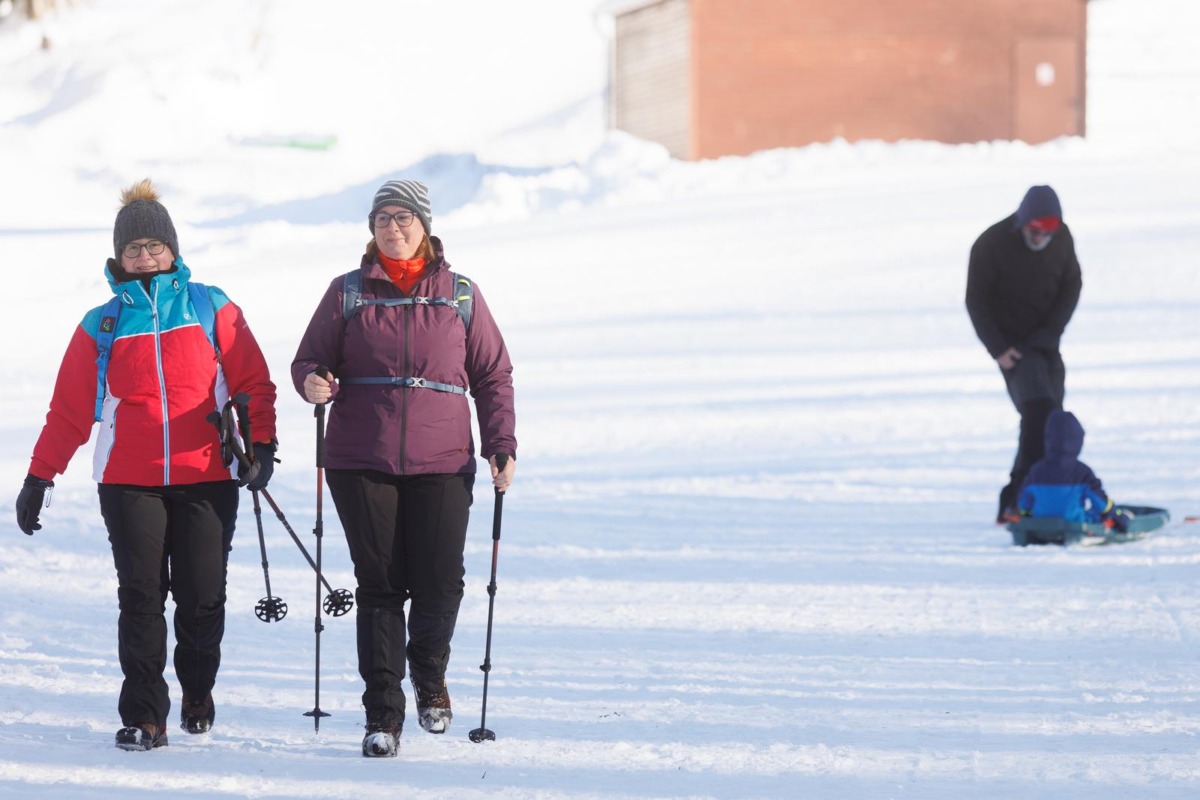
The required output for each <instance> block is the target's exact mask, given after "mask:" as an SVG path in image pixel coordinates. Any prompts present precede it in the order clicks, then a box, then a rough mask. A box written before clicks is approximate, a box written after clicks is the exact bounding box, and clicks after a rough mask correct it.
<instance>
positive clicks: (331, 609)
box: [260, 489, 354, 617]
mask: <svg viewBox="0 0 1200 800" xmlns="http://www.w3.org/2000/svg"><path fill="white" fill-rule="evenodd" d="M260 493H261V494H262V496H263V497H265V498H266V499H267V504H268V505H270V506H271V510H272V511H274V512H275V516H276V517H277V518H278V519H279V521H280V522H281V523H283V529H284V530H286V531H287V532H288V535H289V536H291V537H292V541H293V542H295V543H296V546H297V547H299V548H300V554H301V555H303V556H304V558H305V560H307V561H308V565H309V566H310V567H312V568H313V570H314V571H316V573H317V577H318V578H319V579H320V581H321V583H322V584H323V585H324V586H325V589H326V590H327V591H328V592H329V594H328V595H326V597H325V602H324V603H323V604H322V606H321V607H322V608H324V609H325V613H326V614H328V615H329V616H331V617H340V616H342V615H343V614H345V613H346V612H348V611H349V610H350V609H352V608H354V595H353V594H351V593H350V591H349V590H348V589H334V588H333V587H332V586H330V585H329V581H328V580H326V579H325V576H324V575H322V574H321V571H320V570H319V569H317V562H315V561H313V557H312V556H310V555H309V554H308V550H307V549H305V547H304V543H303V542H301V541H300V537H299V536H297V535H296V531H294V530H293V529H292V526H291V525H290V524H289V523H288V521H287V517H285V516H284V515H283V510H282V509H280V508H279V504H278V503H276V502H275V498H273V497H271V493H270V492H268V491H267V490H266V489H262V490H261V491H260Z"/></svg>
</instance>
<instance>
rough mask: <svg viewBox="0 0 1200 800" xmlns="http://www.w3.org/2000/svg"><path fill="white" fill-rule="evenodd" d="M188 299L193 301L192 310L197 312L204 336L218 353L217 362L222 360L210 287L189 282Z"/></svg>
mask: <svg viewBox="0 0 1200 800" xmlns="http://www.w3.org/2000/svg"><path fill="white" fill-rule="evenodd" d="M188 297H190V298H191V300H192V309H193V310H195V312H196V319H197V320H199V321H200V327H201V328H203V329H204V335H205V336H207V337H208V343H209V344H211V345H212V349H213V350H214V351H216V353H217V360H218V361H220V360H221V348H220V347H219V346H218V345H217V315H216V312H215V311H214V310H213V302H212V297H211V296H210V295H209V293H208V287H207V286H205V285H204V284H203V283H192V282H191V281H189V282H188Z"/></svg>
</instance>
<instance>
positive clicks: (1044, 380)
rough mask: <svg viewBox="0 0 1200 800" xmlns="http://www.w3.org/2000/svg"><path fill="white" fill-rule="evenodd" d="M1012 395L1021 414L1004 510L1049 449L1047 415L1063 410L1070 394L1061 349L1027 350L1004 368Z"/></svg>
mask: <svg viewBox="0 0 1200 800" xmlns="http://www.w3.org/2000/svg"><path fill="white" fill-rule="evenodd" d="M1001 374H1003V375H1004V384H1005V386H1006V388H1007V389H1008V396H1009V398H1011V399H1012V402H1013V405H1014V406H1015V407H1016V409H1017V413H1018V414H1020V415H1021V430H1020V434H1019V436H1018V439H1017V455H1016V457H1015V458H1014V459H1013V465H1012V471H1011V472H1010V473H1009V483H1008V485H1007V486H1005V487H1004V489H1003V490H1001V492H1000V508H1001V511H1003V510H1004V509H1005V508H1007V507H1008V506H1010V505H1012V504H1013V503H1015V502H1016V501H1017V495H1018V493H1019V492H1020V491H1021V484H1022V483H1024V482H1025V476H1026V475H1027V474H1028V473H1029V468H1030V467H1032V466H1033V465H1034V464H1036V463H1037V462H1038V461H1039V460H1040V459H1041V458H1042V456H1043V455H1045V453H1046V419H1047V418H1048V417H1049V416H1050V412H1051V411H1057V410H1061V409H1062V407H1063V398H1064V396H1065V394H1066V379H1067V370H1066V367H1065V366H1064V365H1063V360H1062V355H1061V354H1060V353H1059V352H1058V351H1057V350H1026V351H1023V356H1022V358H1021V360H1020V361H1018V362H1017V365H1016V366H1015V367H1013V368H1012V369H1009V370H1001Z"/></svg>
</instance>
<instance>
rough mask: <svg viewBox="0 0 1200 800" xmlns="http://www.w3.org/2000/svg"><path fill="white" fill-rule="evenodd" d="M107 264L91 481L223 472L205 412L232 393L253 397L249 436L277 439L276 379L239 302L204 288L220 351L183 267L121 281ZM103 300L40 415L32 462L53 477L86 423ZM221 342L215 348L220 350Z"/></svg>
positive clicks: (213, 476)
mask: <svg viewBox="0 0 1200 800" xmlns="http://www.w3.org/2000/svg"><path fill="white" fill-rule="evenodd" d="M114 266H115V265H114V263H113V262H111V261H110V262H109V265H108V267H107V268H106V269H105V275H106V276H107V277H108V282H109V285H110V286H111V287H112V290H113V293H114V294H115V295H116V296H117V297H118V298H120V300H121V303H122V308H121V313H120V315H119V317H118V318H117V324H116V331H115V336H114V338H113V342H112V350H111V354H110V359H109V365H108V374H107V380H106V381H105V386H104V397H103V407H102V409H103V410H102V413H101V420H100V432H99V435H98V436H97V440H96V452H95V456H94V459H93V477H94V478H95V480H96V481H97V482H98V483H121V484H131V485H134V486H169V485H176V484H191V483H202V482H205V481H219V480H229V479H230V478H231V477H235V476H236V471H235V469H236V467H233V468H231V467H227V466H225V464H224V462H223V461H222V459H221V447H220V441H219V439H218V436H217V429H216V427H215V426H214V425H213V424H212V423H211V422H209V420H208V415H209V414H211V413H212V412H213V411H218V410H220V408H221V406H222V405H223V404H224V403H225V401H226V400H227V399H228V398H229V397H230V396H232V395H234V394H237V393H238V392H245V393H246V394H248V395H250V420H251V433H252V435H253V438H254V440H255V441H259V442H267V441H272V440H274V439H275V384H274V383H272V382H271V378H270V374H269V372H268V369H267V362H266V359H264V358H263V354H262V351H261V350H260V349H259V347H258V343H257V342H256V341H255V340H254V336H253V334H251V332H250V329H249V328H248V327H247V326H246V320H245V318H244V317H243V316H242V311H241V309H239V308H238V307H237V306H236V305H235V304H234V303H232V302H231V301H230V300H229V298H228V297H227V296H226V295H225V293H224V292H222V291H221V290H220V289H218V288H216V287H213V286H209V287H207V289H208V293H209V297H210V298H211V299H212V305H213V311H214V313H215V324H214V327H215V330H214V331H213V332H212V333H214V334H215V336H216V344H217V349H214V347H213V345H212V344H210V342H209V339H208V336H209V332H206V331H205V330H204V329H203V327H202V325H201V324H200V322H199V320H198V319H197V314H196V310H195V308H194V307H193V305H192V302H191V298H190V297H189V296H188V290H187V284H188V281H189V279H190V278H191V271H190V270H189V269H188V268H187V266H186V265H185V264H184V263H183V261H182V259H178V258H177V259H176V260H175V263H174V268H173V269H172V270H171V271H169V272H161V273H158V274H157V275H155V276H154V277H153V278H152V279H150V280H149V281H148V282H147V283H146V284H143V282H142V280H141V279H134V280H127V281H123V282H121V281H119V280H118V279H117V278H116V277H114V273H113V267H114ZM103 309H104V306H98V307H96V308H94V309H92V310H91V311H89V312H88V313H87V315H85V316H84V318H83V321H82V322H80V324H79V327H78V328H76V329H75V335H74V336H73V337H72V338H71V343H70V344H69V345H68V346H67V352H66V355H65V356H63V360H62V365H61V366H60V367H59V371H58V379H57V381H56V383H55V385H54V395H53V397H52V398H51V400H50V411H49V413H48V414H47V415H46V425H45V427H44V428H42V434H41V436H40V437H39V438H38V441H37V445H36V446H35V447H34V449H33V459H32V461H31V463H30V465H29V471H30V473H32V474H33V475H36V476H37V477H39V478H45V479H47V480H50V479H52V478H54V476H56V475H59V474H61V473H63V472H65V471H66V469H67V464H68V463H69V462H70V460H71V458H72V456H74V455H75V451H76V450H78V449H79V447H80V446H81V445H83V444H84V443H85V442H86V441H87V440H88V439H89V438H90V436H91V430H92V423H93V422H94V421H95V413H96V396H97V381H98V378H97V374H98V371H99V370H98V367H97V365H96V359H97V357H98V355H99V349H98V347H97V344H96V335H97V331H98V329H99V325H100V321H101V316H102V312H103ZM218 350H219V352H218Z"/></svg>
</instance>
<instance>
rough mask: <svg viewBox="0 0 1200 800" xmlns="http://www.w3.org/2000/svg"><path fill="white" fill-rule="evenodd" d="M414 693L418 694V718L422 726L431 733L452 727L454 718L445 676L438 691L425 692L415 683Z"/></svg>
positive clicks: (443, 731) (442, 731)
mask: <svg viewBox="0 0 1200 800" xmlns="http://www.w3.org/2000/svg"><path fill="white" fill-rule="evenodd" d="M413 694H415V695H416V696H417V720H418V721H419V722H420V723H421V727H422V728H424V729H425V730H426V731H428V732H429V733H445V732H446V731H447V730H448V729H449V728H450V720H452V719H453V718H454V714H453V712H451V710H450V693H449V692H448V691H446V680H445V678H443V679H442V687H441V688H440V689H438V690H437V691H436V692H423V691H421V690H420V689H419V688H417V685H416V684H415V683H414V684H413Z"/></svg>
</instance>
